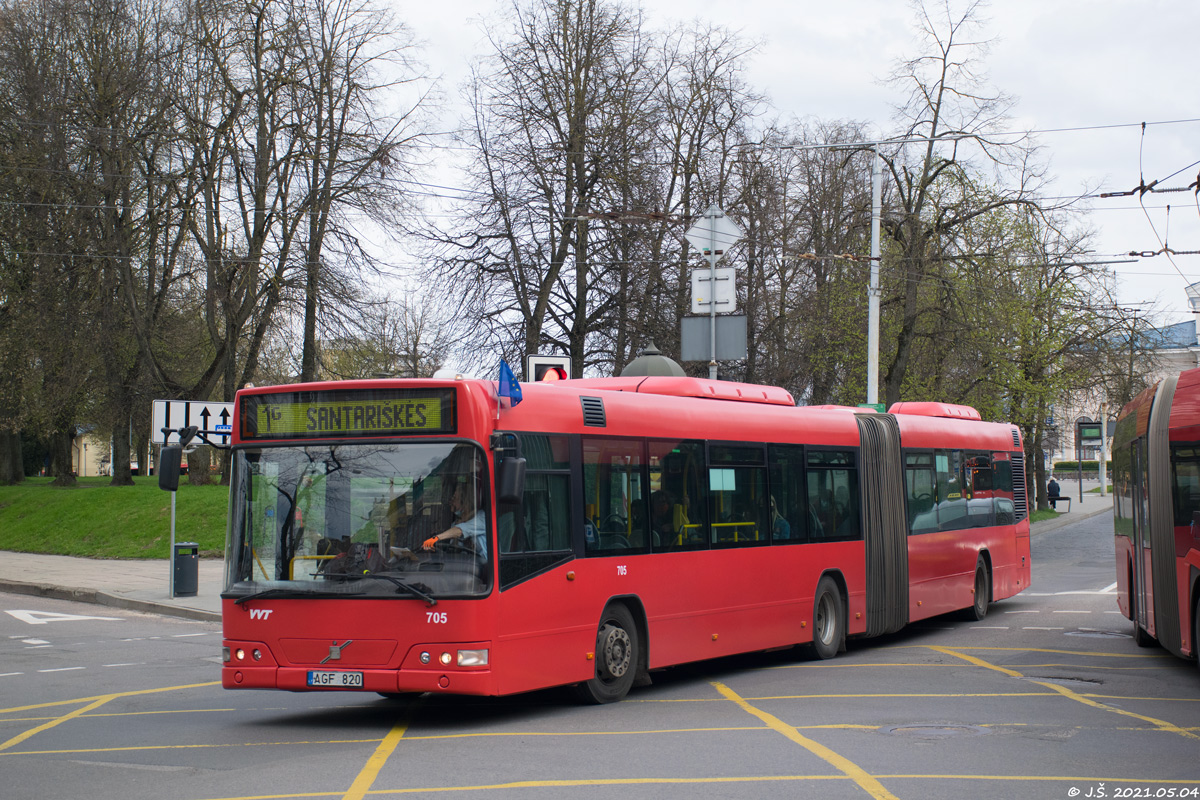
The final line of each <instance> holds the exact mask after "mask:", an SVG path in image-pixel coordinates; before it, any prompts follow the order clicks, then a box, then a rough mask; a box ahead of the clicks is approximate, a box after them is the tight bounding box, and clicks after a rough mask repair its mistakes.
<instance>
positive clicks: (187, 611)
mask: <svg viewBox="0 0 1200 800" xmlns="http://www.w3.org/2000/svg"><path fill="white" fill-rule="evenodd" d="M169 570H170V562H169V561H168V560H167V559H161V560H160V559H153V560H133V559H128V560H126V559H95V558H73V557H71V556H47V555H38V554H36V553H13V552H7V551H5V552H0V592H13V593H16V594H31V595H37V596H39V597H57V598H60V599H64V600H79V601H83V602H86V603H98V604H100V605H105V606H113V607H115V608H127V609H131V610H133V611H146V612H149V613H152V614H166V615H169V616H173V617H185V618H187V619H198V620H206V621H216V620H220V619H221V597H220V595H221V587H222V585H223V584H224V579H225V562H224V561H222V560H220V559H201V560H200V561H199V563H198V569H197V578H198V581H197V587H196V588H197V593H196V595H195V596H194V597H175V598H171V597H168V581H169V580H170V572H169Z"/></svg>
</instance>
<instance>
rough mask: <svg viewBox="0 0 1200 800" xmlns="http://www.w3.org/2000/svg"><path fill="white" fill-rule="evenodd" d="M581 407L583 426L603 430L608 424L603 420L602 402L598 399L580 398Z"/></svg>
mask: <svg viewBox="0 0 1200 800" xmlns="http://www.w3.org/2000/svg"><path fill="white" fill-rule="evenodd" d="M579 402H580V403H581V404H582V405H583V424H584V425H586V426H587V427H589V428H604V427H607V425H608V423H607V421H606V420H605V418H604V400H602V399H601V398H599V397H581V398H579Z"/></svg>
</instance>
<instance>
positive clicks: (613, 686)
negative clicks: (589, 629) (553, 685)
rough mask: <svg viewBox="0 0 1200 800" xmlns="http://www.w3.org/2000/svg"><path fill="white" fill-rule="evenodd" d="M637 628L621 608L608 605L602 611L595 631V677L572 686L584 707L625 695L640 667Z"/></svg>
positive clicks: (631, 618) (623, 608)
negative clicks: (584, 704)
mask: <svg viewBox="0 0 1200 800" xmlns="http://www.w3.org/2000/svg"><path fill="white" fill-rule="evenodd" d="M640 660H641V649H640V645H639V643H638V632H637V625H636V624H634V621H633V615H632V614H630V613H629V609H627V608H626V607H625V606H623V605H620V604H617V605H611V606H609V607H608V608H606V609H605V610H604V616H603V617H602V618H601V620H600V627H599V628H598V629H597V630H596V655H595V665H596V674H595V676H594V677H593V678H592V679H591V680H588V681H584V682H583V683H580V684H577V685H576V686H575V694H576V695H577V696H578V697H579V699H581V700H583V701H584V702H585V703H596V704H601V703H615V702H617V701H619V700H621V699H623V698H624V697H625V695H627V694H629V689H630V687H632V686H633V679H634V677H635V676H636V675H637V670H638V664H639V663H641V662H640Z"/></svg>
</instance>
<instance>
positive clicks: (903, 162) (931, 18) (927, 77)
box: [883, 0, 1040, 404]
mask: <svg viewBox="0 0 1200 800" xmlns="http://www.w3.org/2000/svg"><path fill="white" fill-rule="evenodd" d="M982 6H983V2H982V0H973V2H970V3H968V4H966V5H965V7H964V8H963V9H962V10H961V11H958V10H955V9H953V8H952V7H951V3H950V0H942V2H941V3H939V5H938V9H937V13H936V16H935V15H934V14H931V13H930V12H929V10H928V8H927V7H926V6H925V5H924V4H923V3H922V2H921V0H916V2H914V9H915V14H916V17H917V20H918V24H919V30H920V34H921V36H922V37H923V40H924V44H925V46H926V47H927V48H928V51H927V52H926V53H925V54H922V55H920V56H918V57H916V58H914V59H912V60H910V61H906V62H904V63H903V64H901V65H900V66H899V67H898V68H897V70H896V73H895V74H894V76H893V81H894V82H895V83H896V84H897V85H899V86H902V87H906V88H907V89H908V92H909V94H908V99H907V101H906V102H905V103H904V104H903V105H902V106H900V108H899V109H898V116H899V118H900V119H901V120H902V121H904V122H905V123H906V129H905V131H904V134H903V135H902V137H901V138H902V139H903V140H905V141H906V142H912V144H905V145H901V146H900V148H899V149H898V150H897V151H896V152H893V153H890V154H885V156H884V158H885V162H886V164H887V167H888V170H889V172H890V173H891V177H892V181H893V184H894V188H895V205H894V207H893V209H890V210H889V212H888V213H887V214H886V215H885V217H884V220H883V227H884V230H885V231H886V233H887V236H888V237H889V238H890V239H891V241H892V242H893V243H894V245H895V247H894V252H893V253H892V254H891V258H890V261H891V264H892V265H893V267H892V272H891V274H892V280H891V281H890V284H889V286H890V288H889V296H887V297H886V298H885V300H884V305H885V308H886V309H887V311H888V312H889V313H890V314H892V315H894V318H895V320H896V322H895V324H894V326H893V329H892V330H891V333H892V337H891V338H892V341H894V342H895V349H894V350H892V351H891V352H890V353H889V354H887V362H886V364H884V365H883V366H884V376H883V381H884V395H885V398H886V402H887V403H888V404H891V403H894V402H896V401H897V400H899V399H900V397H901V394H902V393H903V391H904V388H905V381H906V379H907V378H908V374H909V366H910V363H911V361H912V358H913V355H914V351H915V348H916V347H917V344H918V342H919V340H921V339H922V338H924V337H928V336H929V335H930V332H929V331H928V330H926V329H923V327H922V326H923V325H924V324H925V323H926V322H927V321H928V320H930V319H935V320H936V319H937V318H939V317H940V315H941V312H942V299H941V298H940V296H939V294H938V288H939V286H942V285H944V284H943V283H942V281H941V275H942V273H943V271H944V270H945V269H946V268H947V265H948V264H950V263H952V261H953V259H954V258H955V257H956V252H955V245H954V242H953V237H954V235H955V234H956V232H957V231H958V230H960V229H961V228H963V227H964V226H966V225H968V224H969V223H971V221H972V220H974V219H976V218H978V217H979V216H981V215H983V214H987V213H988V212H989V211H991V210H993V209H996V208H1001V207H1004V206H1011V205H1018V204H1031V203H1032V201H1031V195H1032V193H1033V191H1034V190H1035V189H1036V188H1037V186H1038V183H1039V180H1040V172H1039V169H1038V168H1037V166H1036V165H1035V164H1034V162H1033V161H1032V159H1031V152H1030V150H1029V149H1028V148H1027V147H1023V146H1017V145H1013V144H1006V143H1003V142H1002V141H1000V140H999V139H996V138H989V136H990V135H992V134H995V133H997V132H998V131H1001V130H1003V127H1004V126H1003V124H1002V123H1003V122H1004V121H1005V120H1006V114H1007V111H1008V109H1009V107H1010V105H1011V101H1010V100H1009V98H1008V97H1006V96H1005V95H1004V94H1002V93H1000V92H995V91H989V90H987V89H986V88H984V79H983V77H982V76H981V74H980V72H979V60H980V59H981V57H982V55H983V54H984V53H985V52H986V42H981V41H980V40H978V39H977V38H976V37H975V36H974V34H975V33H976V32H977V28H978V27H979V26H980V22H981V20H980V15H981V9H982ZM968 150H969V151H970V152H968ZM912 152H915V153H916V155H915V157H910V153H912ZM972 152H977V153H979V154H981V155H982V157H983V158H985V159H986V161H987V163H989V164H990V165H991V166H992V167H993V168H994V170H995V171H996V172H997V173H998V175H1000V176H1001V181H1000V185H1001V186H1002V188H1001V189H999V190H993V191H990V192H989V193H988V194H987V196H986V197H981V196H979V195H978V194H976V193H974V192H972V191H970V189H971V187H972V181H973V179H974V177H975V174H976V173H975V170H974V169H973V168H972V167H971V164H970V153H972ZM1010 186H1011V188H1008V187H1010ZM886 260H887V259H885V261H886Z"/></svg>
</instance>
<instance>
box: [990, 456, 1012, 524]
mask: <svg viewBox="0 0 1200 800" xmlns="http://www.w3.org/2000/svg"><path fill="white" fill-rule="evenodd" d="M992 494H993V495H994V496H995V501H996V524H997V525H1015V524H1016V522H1017V506H1016V504H1015V503H1014V502H1013V490H1012V462H1011V461H1009V454H1008V453H992Z"/></svg>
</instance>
